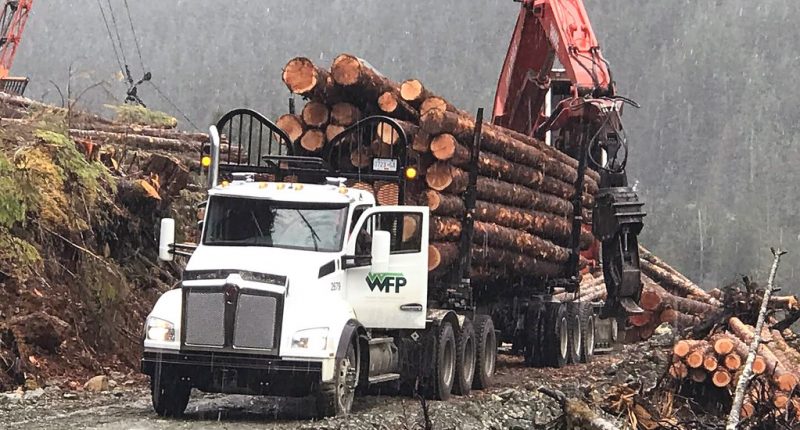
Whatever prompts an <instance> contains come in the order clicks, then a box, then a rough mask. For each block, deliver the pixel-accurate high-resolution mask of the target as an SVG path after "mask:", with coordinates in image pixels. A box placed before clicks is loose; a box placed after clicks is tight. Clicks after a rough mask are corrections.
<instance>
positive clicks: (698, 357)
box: [686, 340, 713, 369]
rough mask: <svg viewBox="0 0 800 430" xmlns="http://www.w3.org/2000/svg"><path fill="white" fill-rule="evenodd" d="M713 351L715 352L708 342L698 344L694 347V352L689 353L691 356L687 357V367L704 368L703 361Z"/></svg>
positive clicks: (702, 341)
mask: <svg viewBox="0 0 800 430" xmlns="http://www.w3.org/2000/svg"><path fill="white" fill-rule="evenodd" d="M711 351H713V349H712V347H711V345H709V344H708V342H706V341H704V340H701V341H699V342H697V343H696V344H695V345H694V346H693V347H692V350H691V351H689V354H687V355H686V365H687V366H689V367H690V368H692V369H697V368H700V367H702V366H703V360H705V358H706V355H709V354H711Z"/></svg>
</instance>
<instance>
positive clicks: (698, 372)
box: [689, 369, 708, 383]
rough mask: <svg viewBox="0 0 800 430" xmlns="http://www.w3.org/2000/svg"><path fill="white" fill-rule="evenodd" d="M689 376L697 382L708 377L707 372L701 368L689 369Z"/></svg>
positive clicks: (701, 381) (703, 380)
mask: <svg viewBox="0 0 800 430" xmlns="http://www.w3.org/2000/svg"><path fill="white" fill-rule="evenodd" d="M689 378H691V380H692V381H694V382H697V383H703V382H705V381H706V379H708V373H707V372H706V371H705V370H703V369H692V370H690V371H689Z"/></svg>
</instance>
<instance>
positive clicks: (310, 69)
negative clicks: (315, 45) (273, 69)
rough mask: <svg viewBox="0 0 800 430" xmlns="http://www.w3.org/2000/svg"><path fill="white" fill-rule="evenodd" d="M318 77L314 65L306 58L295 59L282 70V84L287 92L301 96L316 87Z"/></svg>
mask: <svg viewBox="0 0 800 430" xmlns="http://www.w3.org/2000/svg"><path fill="white" fill-rule="evenodd" d="M318 79H319V76H318V75H317V69H316V67H315V66H314V63H312V62H311V60H309V59H308V58H305V57H297V58H293V59H291V60H289V62H288V63H287V64H286V67H284V69H283V82H284V83H285V84H286V86H287V87H288V88H289V91H291V92H293V93H295V94H303V93H307V92H309V91H311V90H312V89H314V87H315V86H316V85H317V81H318Z"/></svg>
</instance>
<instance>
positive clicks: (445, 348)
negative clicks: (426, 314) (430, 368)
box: [429, 321, 457, 400]
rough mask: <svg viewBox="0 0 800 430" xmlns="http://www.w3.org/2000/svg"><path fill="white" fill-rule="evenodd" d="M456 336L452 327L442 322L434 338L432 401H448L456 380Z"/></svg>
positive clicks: (430, 390) (430, 388)
mask: <svg viewBox="0 0 800 430" xmlns="http://www.w3.org/2000/svg"><path fill="white" fill-rule="evenodd" d="M456 355H457V354H456V336H455V333H454V332H453V326H452V325H450V323H449V322H446V321H443V322H442V325H440V326H439V330H438V332H437V336H436V356H435V358H436V360H435V362H434V363H435V368H434V375H433V381H432V386H431V387H429V393H430V396H429V397H431V398H432V399H434V400H448V399H449V398H450V394H451V393H452V391H453V383H454V382H455V379H456Z"/></svg>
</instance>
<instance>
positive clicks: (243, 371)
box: [142, 351, 322, 397]
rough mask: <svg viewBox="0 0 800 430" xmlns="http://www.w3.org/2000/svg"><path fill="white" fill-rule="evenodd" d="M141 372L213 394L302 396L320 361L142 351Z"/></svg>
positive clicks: (313, 383)
mask: <svg viewBox="0 0 800 430" xmlns="http://www.w3.org/2000/svg"><path fill="white" fill-rule="evenodd" d="M142 373H144V374H146V375H149V376H150V377H151V378H153V379H162V380H166V381H182V382H183V383H187V384H189V385H191V386H192V387H193V388H197V389H200V390H202V391H206V392H213V393H228V394H252V395H272V396H296V397H302V396H306V395H308V394H310V393H312V392H313V390H314V389H315V388H316V387H317V386H319V384H320V381H321V379H322V362H315V361H300V360H285V359H281V358H277V357H263V356H251V355H244V354H230V353H215V352H195V351H192V352H184V351H174V352H166V351H159V352H154V351H145V353H144V356H143V358H142Z"/></svg>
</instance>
